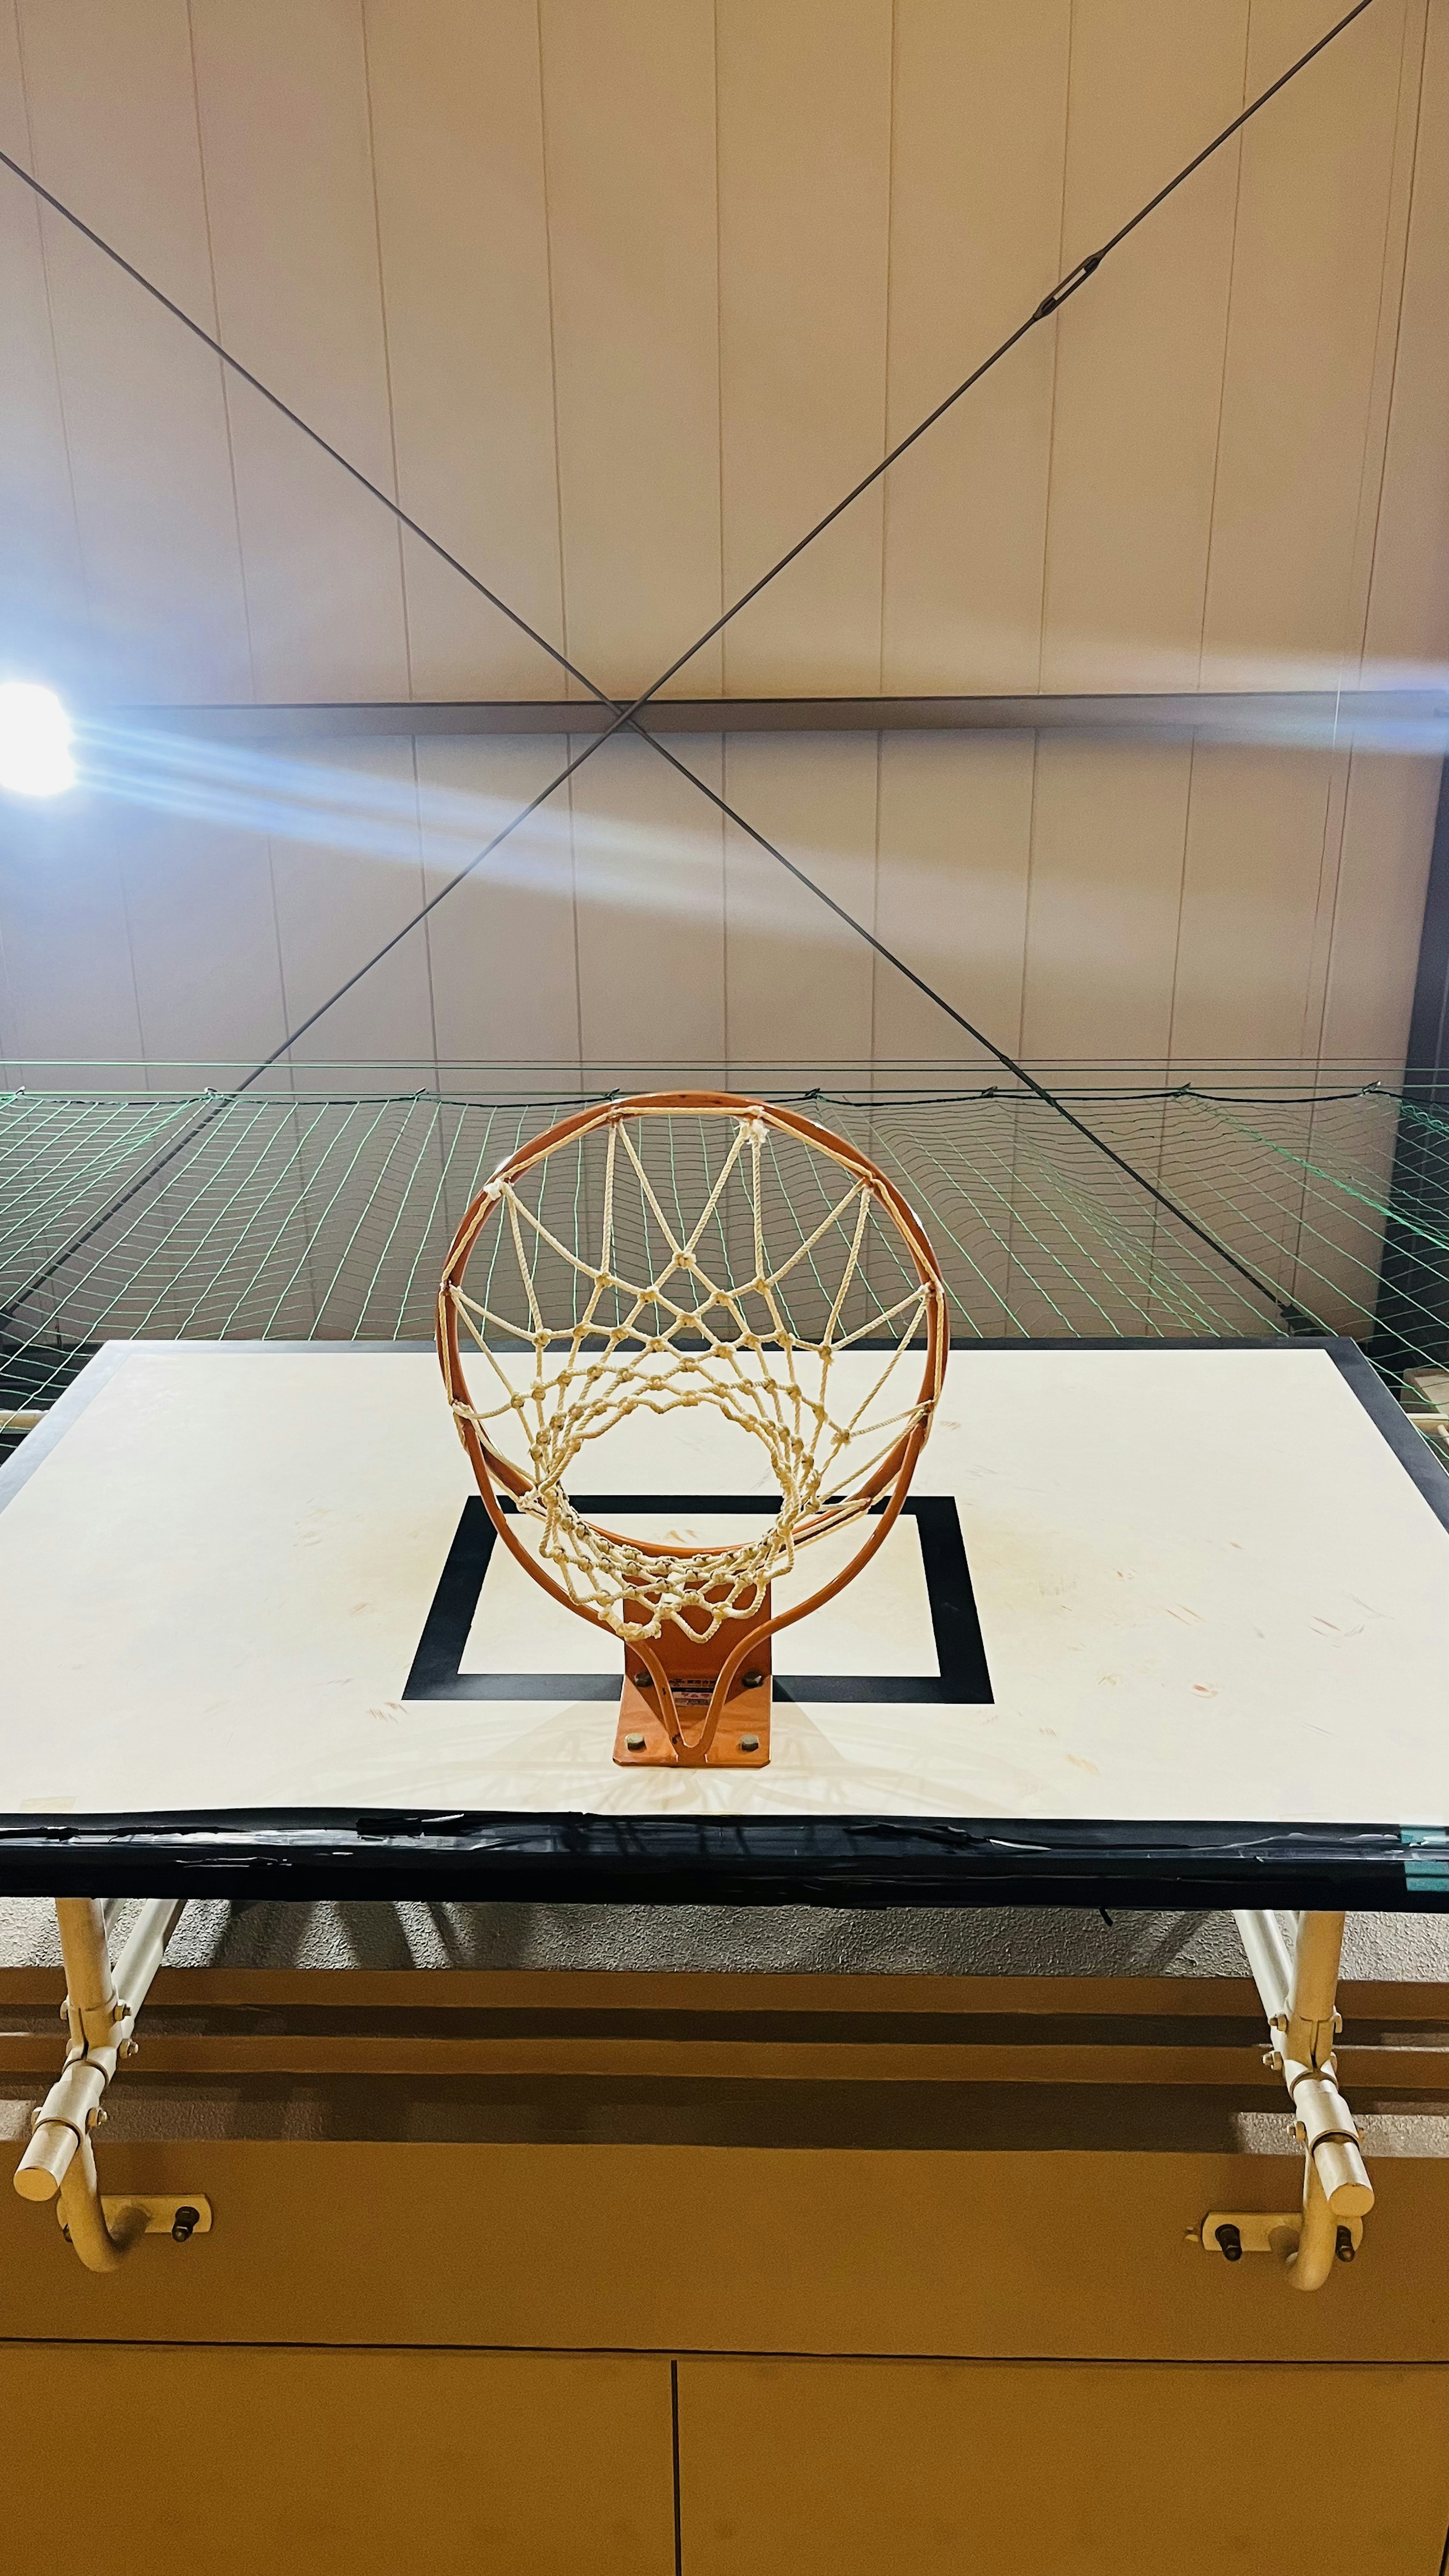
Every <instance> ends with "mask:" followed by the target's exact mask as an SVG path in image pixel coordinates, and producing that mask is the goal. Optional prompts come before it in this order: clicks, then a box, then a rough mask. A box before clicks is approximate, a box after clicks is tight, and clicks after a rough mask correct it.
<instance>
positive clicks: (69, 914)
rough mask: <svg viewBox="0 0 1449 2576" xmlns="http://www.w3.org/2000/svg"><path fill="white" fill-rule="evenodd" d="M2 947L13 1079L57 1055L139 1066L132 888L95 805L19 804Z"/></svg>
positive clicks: (3, 851)
mask: <svg viewBox="0 0 1449 2576" xmlns="http://www.w3.org/2000/svg"><path fill="white" fill-rule="evenodd" d="M57 888H59V889H61V899H60V900H57ZM0 949H3V953H4V961H5V985H6V990H7V995H8V1008H7V1014H6V1025H5V1029H4V1033H3V1039H0V1045H3V1049H4V1055H5V1059H6V1061H7V1063H8V1065H9V1066H10V1069H11V1078H12V1079H13V1080H17V1081H21V1082H23V1081H24V1080H25V1079H26V1074H25V1071H24V1067H25V1066H26V1064H27V1063H29V1064H30V1065H32V1066H38V1065H39V1064H40V1063H42V1062H43V1061H45V1060H47V1059H53V1058H55V1057H61V1058H66V1057H80V1058H82V1059H86V1058H90V1057H100V1058H105V1057H107V1056H114V1057H116V1058H117V1059H119V1060H120V1061H122V1062H124V1063H132V1064H134V1063H135V1062H137V1061H138V1060H139V1058H140V1056H141V1054H142V1046H141V1024H140V1019H139V1016H138V1013H137V1006H136V979H135V971H134V967H133V964H132V958H131V940H130V929H129V924H128V922H127V919H126V899H125V889H124V887H123V884H122V881H121V869H120V864H119V861H118V858H117V854H116V850H115V847H114V843H113V841H112V838H111V835H110V834H109V833H107V832H102V831H100V830H98V829H97V823H96V815H95V810H94V801H93V800H92V799H91V798H90V797H83V798H77V799H76V800H75V801H74V803H71V804H69V805H68V807H67V810H66V811H65V812H64V813H62V812H59V811H48V810H47V809H46V808H45V807H44V806H33V807H32V806H22V805H20V804H18V803H17V804H16V805H15V807H14V809H13V811H12V812H11V813H10V814H9V815H7V817H6V831H5V835H4V839H3V842H0ZM37 1078H38V1079H39V1080H41V1081H45V1080H51V1079H54V1077H53V1076H51V1075H46V1074H39V1075H38V1076H37ZM79 1078H80V1079H82V1080H84V1079H85V1077H84V1076H81V1077H79Z"/></svg>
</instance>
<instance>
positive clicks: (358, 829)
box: [258, 737, 434, 1089]
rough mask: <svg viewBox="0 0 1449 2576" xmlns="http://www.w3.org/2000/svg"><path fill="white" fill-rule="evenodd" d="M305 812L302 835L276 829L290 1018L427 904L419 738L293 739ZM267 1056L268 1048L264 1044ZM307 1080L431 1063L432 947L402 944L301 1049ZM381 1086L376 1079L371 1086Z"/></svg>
mask: <svg viewBox="0 0 1449 2576" xmlns="http://www.w3.org/2000/svg"><path fill="white" fill-rule="evenodd" d="M288 755H289V770H290V774H291V777H292V780H293V782H294V788H293V792H294V794H295V798H296V803H297V811H298V828H297V832H296V836H295V837H290V836H284V835H283V834H281V833H278V834H275V835H273V837H272V844H271V847H272V878H273V884H274V886H275V888H276V904H277V931H278V939H279V943H280V947H281V957H282V976H283V989H284V995H285V1001H286V1011H287V1025H288V1027H289V1028H295V1027H296V1026H297V1025H298V1024H299V1023H300V1022H301V1021H302V1020H304V1019H305V1018H306V1016H307V1013H308V1012H309V1011H311V1010H313V1009H315V1007H316V1005H317V1004H318V1002H320V1001H323V1000H325V998H326V997H327V995H328V994H329V993H331V992H333V991H335V990H336V988H337V986H338V985H339V984H341V983H343V982H344V981H345V980H346V978H347V977H348V976H349V975H350V974H351V973H352V972H353V971H354V969H355V968H357V967H358V966H361V965H362V964H364V963H365V961H366V960H367V959H368V958H369V957H371V956H372V955H373V954H374V953H375V951H376V950H377V949H378V948H380V947H381V946H382V944H383V942H384V941H385V940H386V939H388V938H389V937H390V936H391V934H392V933H393V931H395V930H397V929H400V928H401V926H402V924H403V922H404V921H406V920H407V919H408V918H409V917H410V916H411V915H412V914H413V913H415V912H416V911H417V910H418V909H419V907H420V906H421V904H422V903H423V902H424V901H425V900H426V891H425V887H424V882H423V865H422V847H421V840H420V835H419V828H418V807H417V781H416V776H415V773H414V768H413V746H412V744H411V742H406V741H396V742H390V741H387V740H386V739H383V738H379V737H373V738H371V739H366V740H362V741H351V742H348V743H346V744H340V743H339V744H324V743H315V744H314V743H294V744H289V745H288ZM258 1052H259V1053H260V1052H261V1050H258ZM297 1057H298V1061H299V1064H300V1065H301V1066H306V1065H308V1064H309V1063H310V1064H311V1065H313V1066H315V1067H316V1068H318V1070H316V1071H314V1072H304V1071H302V1070H298V1071H297V1072H296V1074H295V1077H294V1078H295V1080H296V1081H297V1082H298V1084H299V1085H302V1086H304V1087H306V1088H309V1089H315V1088H317V1087H319V1085H322V1084H324V1083H325V1079H326V1076H325V1074H324V1073H323V1071H322V1070H321V1068H325V1067H326V1066H328V1065H337V1066H358V1065H365V1064H367V1063H368V1062H369V1061H370V1060H373V1059H377V1058H381V1059H383V1060H385V1061H388V1062H391V1063H394V1064H397V1065H399V1066H404V1067H405V1066H410V1065H427V1064H429V1063H431V1062H432V1061H433V1060H434V1039H433V1008H432V993H431V989H430V984H429V977H428V945H427V942H426V941H425V939H423V938H422V937H421V936H420V935H419V934H417V933H416V932H415V933H413V934H412V935H411V936H410V937H408V938H406V939H404V940H402V941H400V942H399V944H398V946H397V947H396V948H395V949H394V950H393V951H392V953H391V955H390V956H388V957H386V958H384V959H383V962H382V964H381V965H379V966H375V967H374V968H373V969H372V971H371V973H370V974H369V975H368V976H367V977H366V978H365V980H364V981H363V982H362V983H361V984H359V985H358V987H357V989H356V991H355V992H352V993H349V994H348V996H347V998H346V999H345V1001H341V1002H339V1003H338V1004H337V1006H336V1008H335V1009H333V1010H331V1011H329V1012H328V1014H327V1016H326V1018H325V1019H324V1020H322V1021H321V1022H319V1024H318V1026H317V1027H316V1028H315V1029H314V1030H312V1031H311V1032H310V1033H309V1034H308V1036H307V1038H306V1039H305V1041H304V1043H303V1045H302V1046H301V1047H300V1048H299V1049H298V1050H297ZM369 1087H372V1086H369Z"/></svg>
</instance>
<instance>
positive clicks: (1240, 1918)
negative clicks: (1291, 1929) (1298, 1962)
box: [1233, 1905, 1293, 2021]
mask: <svg viewBox="0 0 1449 2576" xmlns="http://www.w3.org/2000/svg"><path fill="white" fill-rule="evenodd" d="M1233 1921H1234V1922H1235V1923H1236V1925H1237V1927H1238V1933H1239V1937H1240V1939H1241V1941H1242V1944H1243V1948H1244V1950H1245V1951H1246V1953H1247V1958H1248V1965H1249V1967H1250V1968H1251V1969H1252V1971H1253V1982H1254V1984H1255V1985H1256V1987H1257V1989H1258V1992H1259V1994H1260V1996H1261V1997H1262V2001H1263V2010H1264V2012H1265V2013H1266V2014H1267V2016H1268V2019H1269V2021H1273V2020H1274V2019H1275V2018H1276V2017H1277V2015H1278V2014H1279V2013H1282V2012H1286V2011H1287V2009H1288V1993H1289V1988H1290V1986H1291V1985H1292V1982H1293V1961H1292V1958H1291V1956H1290V1954H1289V1949H1288V1944H1287V1942H1286V1941H1285V1940H1284V1938H1283V1927H1282V1925H1281V1924H1280V1922H1279V1920H1278V1917H1277V1915H1276V1914H1269V1913H1267V1912H1266V1911H1264V1910H1262V1909H1260V1908H1259V1907H1256V1906H1246V1905H1245V1906H1235V1907H1234V1908H1233Z"/></svg>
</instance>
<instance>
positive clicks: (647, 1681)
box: [634, 1673, 654, 1690]
mask: <svg viewBox="0 0 1449 2576" xmlns="http://www.w3.org/2000/svg"><path fill="white" fill-rule="evenodd" d="M634 1688H635V1689H636V1690H652V1689H653V1688H654V1676H653V1674H652V1673H636V1674H635V1675H634Z"/></svg>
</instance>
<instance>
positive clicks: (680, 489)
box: [540, 0, 778, 697]
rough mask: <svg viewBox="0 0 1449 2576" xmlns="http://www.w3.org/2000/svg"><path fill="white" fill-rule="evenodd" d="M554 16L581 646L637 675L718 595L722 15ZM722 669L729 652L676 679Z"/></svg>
mask: <svg viewBox="0 0 1449 2576" xmlns="http://www.w3.org/2000/svg"><path fill="white" fill-rule="evenodd" d="M540 25H541V28H542V41H543V64H544V133H545V145H546V166H547V173H548V248H549V269H550V275H551V278H552V282H553V314H554V363H555V368H556V371H557V387H558V419H559V445H558V458H559V466H558V472H559V512H560V520H561V525H562V530H563V551H564V612H565V619H566V627H567V643H568V647H569V651H570V654H571V657H572V658H573V659H574V660H576V661H577V662H579V663H580V664H581V666H582V667H583V668H584V669H585V670H587V671H589V672H590V673H591V674H592V675H593V676H594V677H596V678H597V679H598V680H599V681H600V682H601V683H602V685H603V686H605V687H606V688H614V689H619V690H630V691H635V692H637V691H638V690H639V689H642V688H646V687H647V686H648V685H649V683H650V681H651V680H653V679H655V678H656V677H657V675H658V672H659V669H660V666H661V664H662V663H663V662H665V661H667V660H668V659H670V658H671V655H672V653H673V652H675V651H677V650H678V649H679V648H680V647H682V646H683V645H685V644H687V643H688V642H689V641H690V640H691V638H692V637H693V636H694V635H695V634H696V633H697V632H698V631H699V629H700V628H701V627H703V626H705V625H707V624H708V623H709V622H710V620H711V619H712V618H714V617H717V616H718V614H719V611H720V606H721V601H720V499H719V472H718V458H719V422H720V384H719V354H720V353H719V315H718V301H717V280H716V238H717V237H716V202H717V201H716V178H715V97H714V86H715V63H714V20H713V12H712V10H711V9H710V8H708V7H706V6H704V5H702V0H634V5H633V6H631V7H630V8H628V9H624V10H620V9H600V8H599V7H598V6H597V5H596V0H543V6H542V11H541V17H540ZM775 247H776V249H778V245H776V246H775ZM719 684H720V662H719V654H718V651H717V650H715V651H713V652H710V653H708V654H705V655H701V656H700V657H699V658H698V660H696V661H695V662H692V663H691V664H690V666H689V670H688V672H687V674H684V675H682V676H681V680H680V683H679V687H680V690H681V691H682V693H683V694H684V695H685V696H687V697H695V696H700V695H708V694H709V692H710V691H711V690H714V689H717V688H718V687H719Z"/></svg>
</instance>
